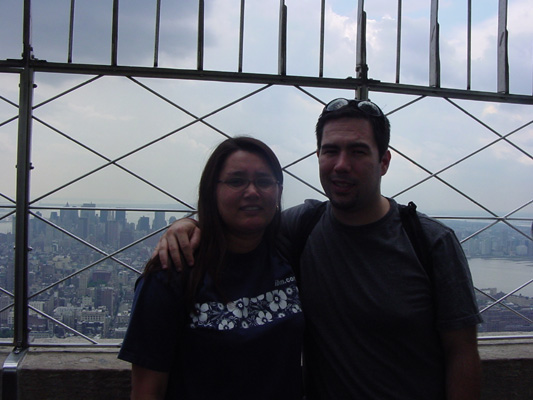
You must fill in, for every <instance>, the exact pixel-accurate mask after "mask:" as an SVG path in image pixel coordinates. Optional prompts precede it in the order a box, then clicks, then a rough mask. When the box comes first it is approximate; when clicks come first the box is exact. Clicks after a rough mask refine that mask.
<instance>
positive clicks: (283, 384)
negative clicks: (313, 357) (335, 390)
mask: <svg viewBox="0 0 533 400" xmlns="http://www.w3.org/2000/svg"><path fill="white" fill-rule="evenodd" d="M181 278H182V277H181V276H178V280H177V282H178V284H176V280H169V273H168V272H162V271H160V272H157V273H154V274H152V275H149V276H148V277H146V278H142V279H141V280H140V281H139V284H138V285H137V288H136V291H135V297H134V303H133V307H132V316H131V321H130V325H129V327H128V331H127V333H126V337H125V339H124V342H123V344H122V348H121V350H120V353H119V358H120V359H122V360H125V361H129V362H131V363H133V364H136V365H139V366H142V367H144V368H148V369H152V370H156V371H161V372H169V373H170V376H169V385H168V389H167V396H166V398H167V399H174V398H179V399H212V398H219V399H252V398H253V399H273V398H275V399H301V386H302V381H301V348H302V337H303V330H304V320H303V314H302V310H301V304H300V300H299V297H298V288H297V286H296V281H295V278H294V274H293V272H292V270H291V268H290V266H289V265H288V264H287V263H286V262H285V261H284V260H283V259H281V258H280V257H279V256H278V255H277V254H273V253H272V252H270V251H268V249H267V247H266V246H265V245H264V244H263V245H261V246H260V247H259V248H257V249H256V250H254V251H253V252H251V253H247V254H231V255H230V256H229V259H228V263H227V266H226V268H225V270H224V273H223V275H222V277H221V285H220V287H222V288H223V292H222V293H218V292H217V291H216V290H215V289H214V284H213V281H212V280H211V277H210V276H206V278H205V280H204V282H203V285H202V287H201V288H200V292H199V295H198V297H197V299H196V302H195V309H196V311H197V312H196V313H192V314H189V312H187V311H186V310H185V305H184V293H183V289H182V287H183V285H181V284H179V280H180V279H181Z"/></svg>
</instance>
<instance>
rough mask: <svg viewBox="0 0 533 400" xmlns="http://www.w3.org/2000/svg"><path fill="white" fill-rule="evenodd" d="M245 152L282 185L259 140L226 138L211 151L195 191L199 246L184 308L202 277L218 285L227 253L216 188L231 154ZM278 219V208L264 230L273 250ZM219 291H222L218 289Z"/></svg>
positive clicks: (271, 155) (154, 264)
mask: <svg viewBox="0 0 533 400" xmlns="http://www.w3.org/2000/svg"><path fill="white" fill-rule="evenodd" d="M239 150H242V151H246V152H249V153H253V154H256V155H258V156H259V157H261V158H262V159H263V160H265V162H266V163H267V165H268V166H269V167H270V169H271V170H272V172H273V174H274V177H275V178H276V180H277V181H278V182H279V184H280V186H281V185H282V184H283V171H282V169H281V165H280V163H279V161H278V158H277V157H276V155H275V154H274V152H273V151H272V150H271V149H270V147H268V146H267V145H266V144H265V143H263V142H262V141H260V140H257V139H254V138H251V137H246V136H239V137H234V138H230V139H226V140H225V141H223V142H222V143H221V144H219V145H218V146H217V148H216V149H215V150H214V151H213V153H212V154H211V156H210V157H209V159H208V160H207V163H206V165H205V167H204V170H203V172H202V177H201V179H200V186H199V190H198V222H199V227H200V229H201V232H202V239H201V242H200V246H199V248H198V250H197V252H196V254H195V265H194V267H192V269H191V270H190V275H189V279H188V285H187V295H186V298H187V308H189V309H190V310H192V307H193V303H194V298H195V296H196V294H197V291H198V288H199V286H200V284H201V282H202V281H203V279H204V276H205V274H210V275H211V277H212V278H213V280H214V282H215V285H218V281H219V280H218V278H219V276H220V272H221V271H222V269H223V268H224V265H225V262H226V255H227V252H228V247H227V237H226V228H225V225H224V222H223V221H222V218H221V217H220V213H219V212H218V206H217V185H218V180H219V178H220V177H219V175H220V171H222V168H223V167H224V163H225V162H226V160H227V159H228V157H229V156H230V155H232V154H233V153H235V152H236V151H239ZM280 219H281V211H280V209H279V207H278V208H277V210H276V213H275V215H274V218H273V219H272V221H271V223H270V224H269V225H268V226H267V228H266V230H265V239H266V241H267V243H268V245H269V246H271V247H273V246H274V242H275V236H276V234H277V231H278V228H279V225H280ZM158 264H159V260H158V259H152V260H150V261H149V262H148V264H147V266H146V268H145V272H144V274H147V273H150V272H151V271H152V270H157V269H159V265H158ZM217 289H218V290H219V291H221V289H223V288H219V287H217Z"/></svg>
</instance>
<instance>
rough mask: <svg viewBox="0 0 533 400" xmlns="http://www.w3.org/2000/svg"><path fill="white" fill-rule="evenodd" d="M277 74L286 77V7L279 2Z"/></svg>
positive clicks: (283, 1) (283, 0) (281, 0)
mask: <svg viewBox="0 0 533 400" xmlns="http://www.w3.org/2000/svg"><path fill="white" fill-rule="evenodd" d="M278 74H279V75H287V6H286V5H285V0H280V2H279V43H278Z"/></svg>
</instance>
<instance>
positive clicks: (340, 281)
mask: <svg viewBox="0 0 533 400" xmlns="http://www.w3.org/2000/svg"><path fill="white" fill-rule="evenodd" d="M390 203H391V209H390V211H389V212H388V214H387V215H385V217H383V218H382V219H380V220H379V221H377V222H374V223H371V224H368V225H364V226H357V227H353V226H346V225H343V224H341V223H339V222H338V221H337V220H336V219H335V218H334V217H333V215H332V213H331V207H330V205H329V204H328V206H327V209H326V211H325V213H324V214H323V215H322V217H321V219H320V220H319V221H318V223H317V225H316V226H315V229H314V230H313V231H312V233H311V234H310V235H309V238H308V240H307V243H306V246H305V248H304V250H303V253H302V256H301V265H300V269H301V271H300V297H301V301H302V305H303V309H304V314H305V317H306V345H305V353H304V357H305V363H306V369H307V373H308V375H307V380H306V386H307V396H308V399H315V398H318V399H365V400H367V399H376V400H377V399H379V400H382V399H405V400H407V399H408V400H415V399H421V400H427V399H432V400H433V399H441V398H444V359H443V351H442V347H441V343H440V339H439V333H438V331H439V330H448V329H457V328H463V327H468V326H474V325H476V324H477V323H479V322H480V321H481V318H480V316H479V313H478V308H477V304H476V301H475V296H474V292H473V286H472V279H471V275H470V272H469V269H468V264H467V261H466V259H465V256H464V253H463V250H462V248H461V245H460V243H459V242H458V240H457V238H456V237H455V234H454V233H453V231H452V230H451V229H450V228H448V227H446V226H445V225H443V224H441V223H440V222H438V221H435V220H433V219H430V218H429V217H427V216H425V215H423V214H419V215H420V220H421V224H422V227H423V230H424V233H425V234H426V235H427V237H428V240H429V243H430V246H431V255H432V263H433V273H432V275H433V277H432V278H431V280H430V278H429V277H428V274H427V273H426V270H425V269H424V267H423V266H422V265H421V264H420V262H419V260H418V258H417V256H416V253H415V251H414V249H413V246H412V245H411V242H410V240H409V237H408V236H407V234H406V232H405V230H404V229H403V226H402V223H401V219H400V215H399V211H398V205H397V204H396V202H395V201H394V200H390ZM311 206H312V202H306V204H303V205H301V206H297V207H294V208H291V209H289V210H287V211H286V212H285V213H284V214H283V219H282V224H283V225H282V234H283V237H284V240H285V244H287V243H291V240H292V241H294V235H297V234H298V227H299V226H301V224H302V221H301V217H302V213H303V211H304V210H305V209H306V208H308V207H311Z"/></svg>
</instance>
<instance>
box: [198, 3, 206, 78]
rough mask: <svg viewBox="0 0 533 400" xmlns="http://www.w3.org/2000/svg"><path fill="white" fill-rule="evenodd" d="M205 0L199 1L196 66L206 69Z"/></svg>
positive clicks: (201, 69)
mask: <svg viewBox="0 0 533 400" xmlns="http://www.w3.org/2000/svg"><path fill="white" fill-rule="evenodd" d="M204 8H205V5H204V0H200V1H198V59H197V63H196V68H197V69H198V71H203V69H204Z"/></svg>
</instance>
